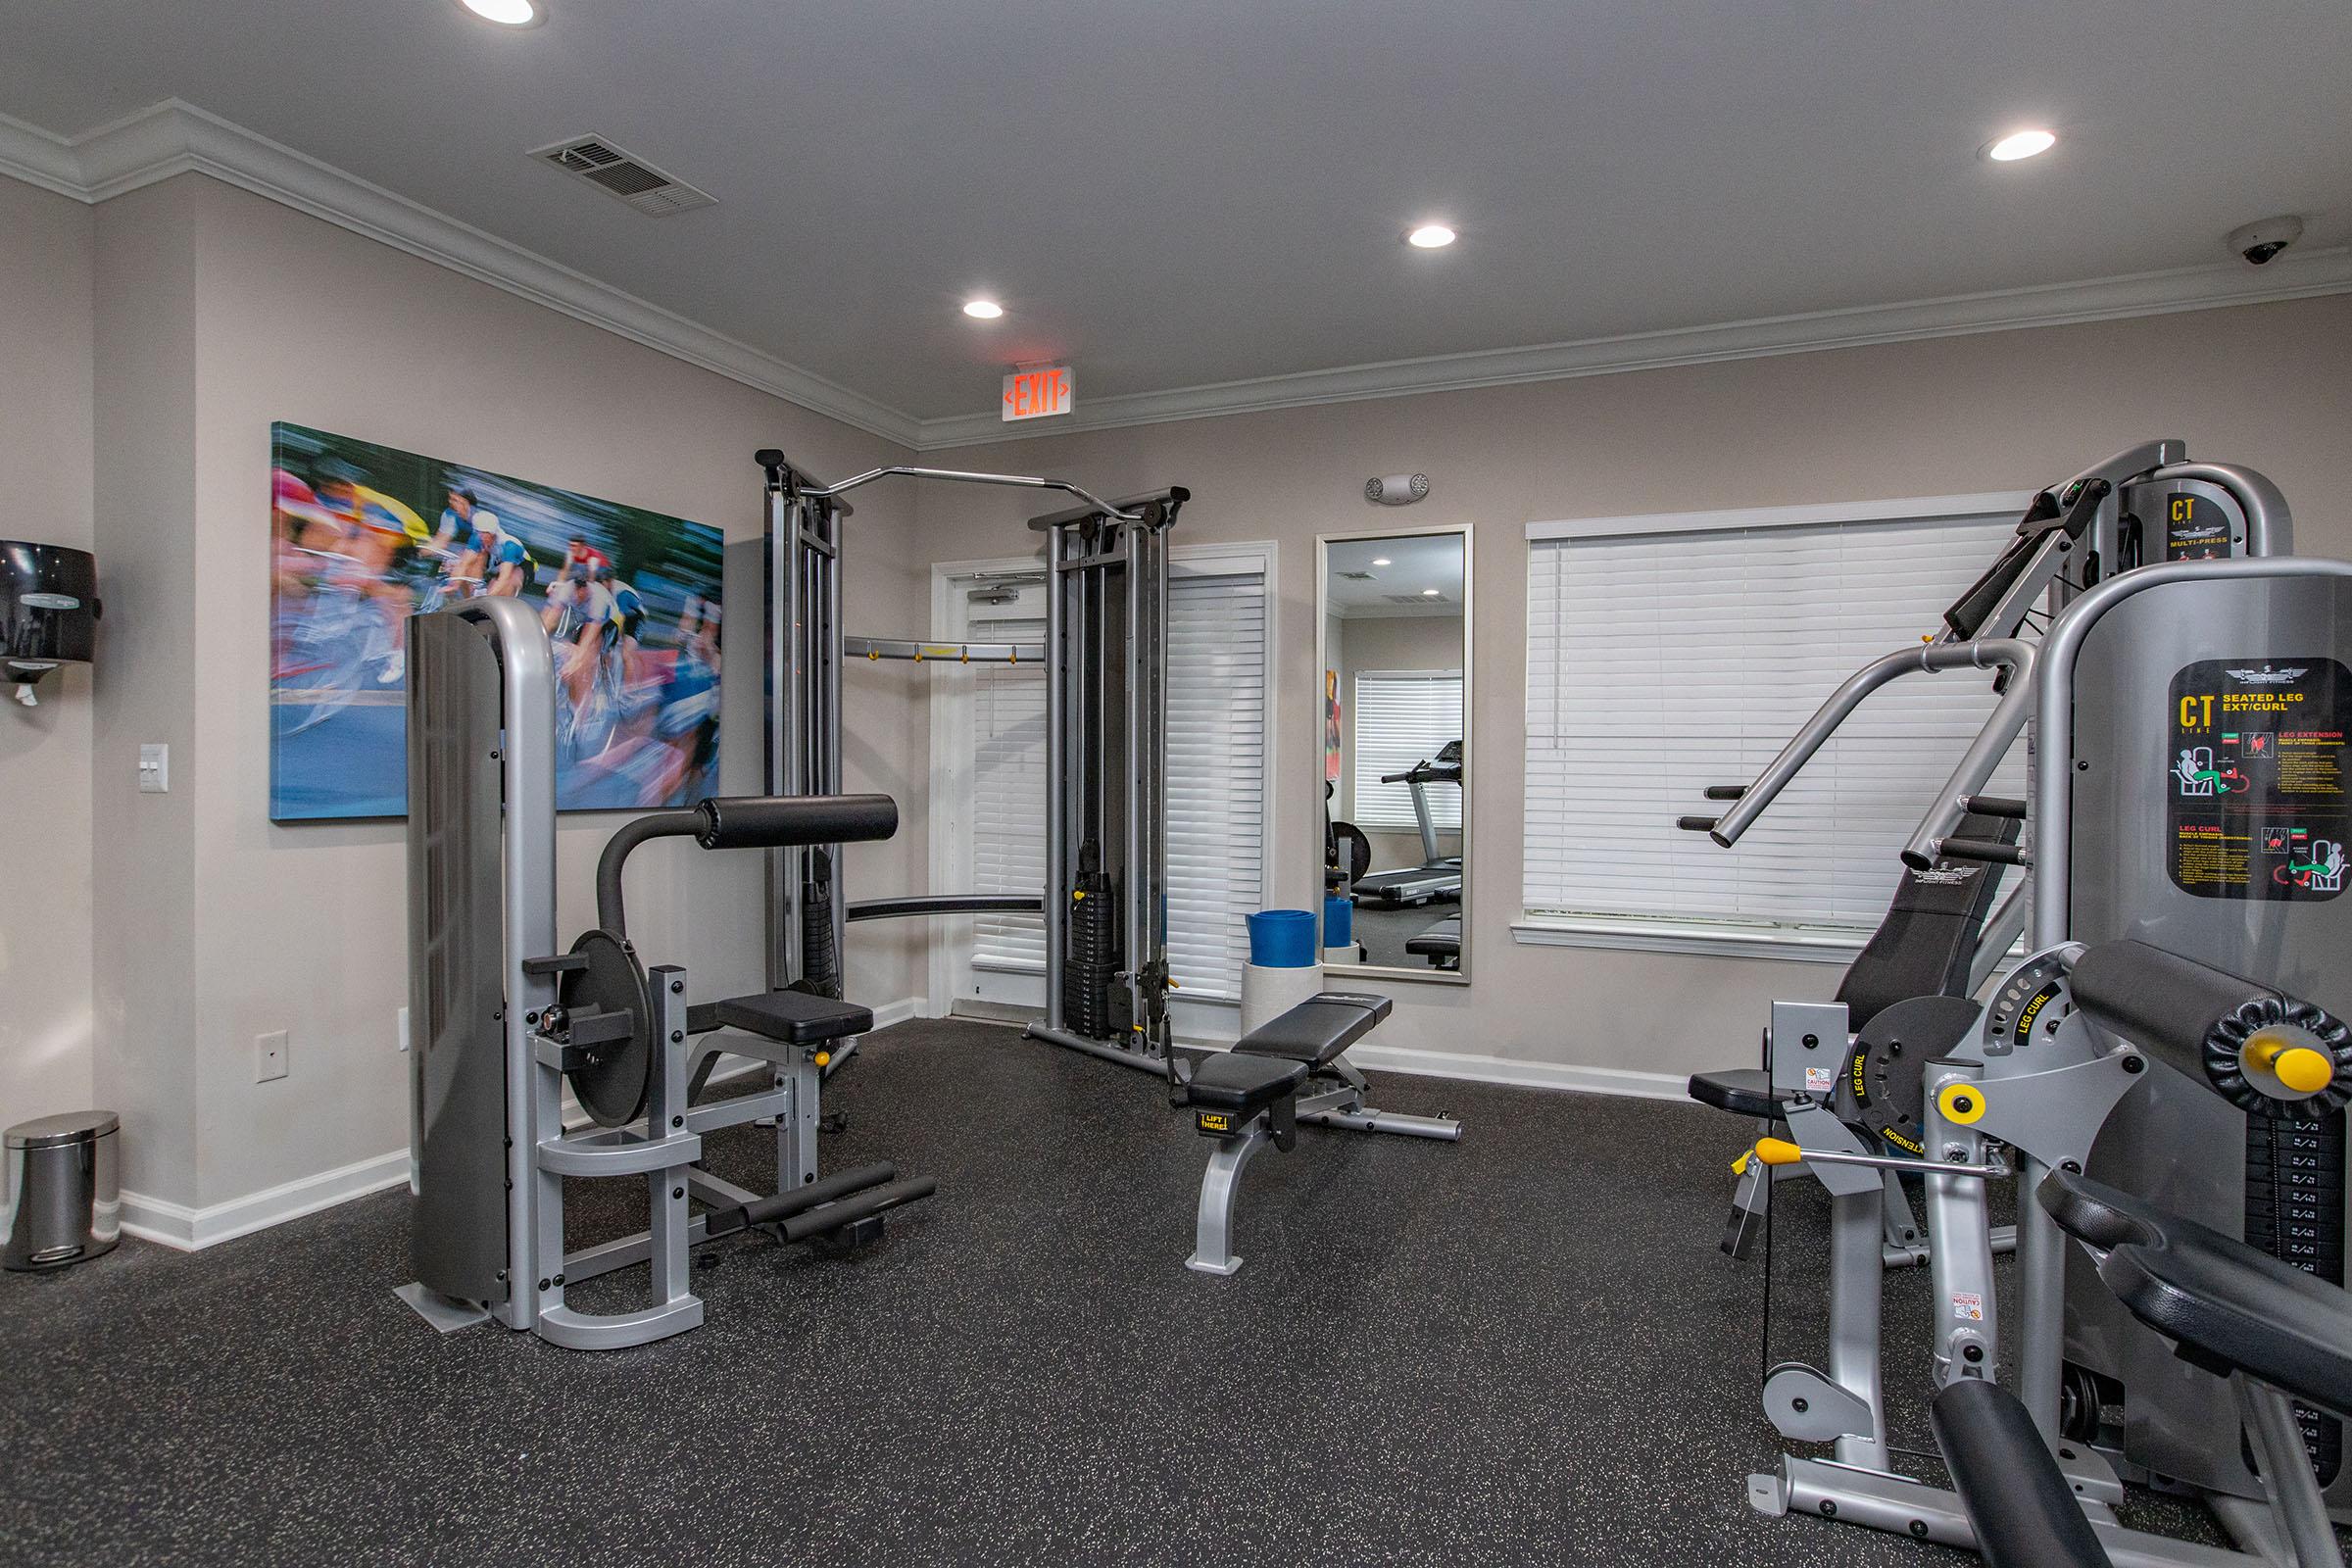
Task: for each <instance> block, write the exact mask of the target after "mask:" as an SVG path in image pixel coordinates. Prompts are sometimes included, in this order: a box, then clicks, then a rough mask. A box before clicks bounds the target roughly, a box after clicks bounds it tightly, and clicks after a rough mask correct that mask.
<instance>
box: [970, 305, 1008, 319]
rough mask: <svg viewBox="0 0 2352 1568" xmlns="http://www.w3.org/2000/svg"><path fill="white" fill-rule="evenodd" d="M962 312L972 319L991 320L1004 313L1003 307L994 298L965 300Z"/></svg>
mask: <svg viewBox="0 0 2352 1568" xmlns="http://www.w3.org/2000/svg"><path fill="white" fill-rule="evenodd" d="M963 314H964V315H966V316H968V317H971V318H972V319H974V320H979V321H993V320H995V319H997V318H998V317H1000V316H1003V315H1004V314H1005V307H1004V306H1002V305H999V304H998V303H997V302H996V301H995V300H965V301H964V302H963Z"/></svg>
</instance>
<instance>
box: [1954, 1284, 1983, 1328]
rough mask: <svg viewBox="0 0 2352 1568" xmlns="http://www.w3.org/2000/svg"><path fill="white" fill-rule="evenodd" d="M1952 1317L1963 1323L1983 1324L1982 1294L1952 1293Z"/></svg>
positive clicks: (1974, 1292) (1970, 1292) (1980, 1292)
mask: <svg viewBox="0 0 2352 1568" xmlns="http://www.w3.org/2000/svg"><path fill="white" fill-rule="evenodd" d="M1952 1316H1954V1317H1956V1318H1958V1319H1959V1320H1960V1321H1961V1322H1963V1323H1982V1322H1984V1321H1985V1293H1984V1292H1982V1291H1954V1292H1953V1293H1952Z"/></svg>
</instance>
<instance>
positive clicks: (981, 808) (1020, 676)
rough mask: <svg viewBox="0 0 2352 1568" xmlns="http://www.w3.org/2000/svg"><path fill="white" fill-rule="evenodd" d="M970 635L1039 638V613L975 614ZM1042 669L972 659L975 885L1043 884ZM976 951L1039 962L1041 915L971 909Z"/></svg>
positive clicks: (994, 959)
mask: <svg viewBox="0 0 2352 1568" xmlns="http://www.w3.org/2000/svg"><path fill="white" fill-rule="evenodd" d="M964 635H965V636H966V638H968V639H969V640H970V641H972V642H984V643H1042V642H1044V641H1045V640H1046V623H1045V620H1044V619H1043V617H1037V618H1031V617H1027V616H1022V617H1017V618H1016V617H1009V616H1005V617H993V618H992V617H983V616H981V615H978V614H975V615H973V616H972V617H971V620H970V622H969V624H968V626H967V627H966V630H965V633H964ZM1045 800H1046V671H1045V666H1044V665H1042V664H1037V663H1028V664H976V665H974V666H973V680H972V844H971V855H972V864H971V867H970V870H971V888H972V891H973V892H974V893H1026V894H1030V895H1033V896H1034V895H1035V894H1036V893H1037V892H1038V890H1039V889H1041V888H1043V887H1044V886H1045V885H1046V810H1045ZM972 946H973V952H972V957H973V961H974V962H975V963H978V964H984V965H987V966H989V967H993V968H1008V969H1032V970H1038V971H1041V972H1042V971H1043V970H1044V968H1045V965H1046V928H1045V922H1044V921H1043V920H1042V919H1041V918H1040V917H1038V916H1037V915H1034V914H983V915H977V916H975V917H974V918H973V927H972Z"/></svg>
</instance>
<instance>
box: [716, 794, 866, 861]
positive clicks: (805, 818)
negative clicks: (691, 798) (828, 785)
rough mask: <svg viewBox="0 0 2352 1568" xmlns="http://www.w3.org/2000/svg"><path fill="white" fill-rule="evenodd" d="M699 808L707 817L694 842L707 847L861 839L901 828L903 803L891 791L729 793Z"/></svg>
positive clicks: (753, 847)
mask: <svg viewBox="0 0 2352 1568" xmlns="http://www.w3.org/2000/svg"><path fill="white" fill-rule="evenodd" d="M694 809H695V810H696V811H697V812H698V813H699V814H700V815H701V817H702V819H703V820H702V826H701V829H700V830H699V831H698V832H697V833H696V834H695V836H694V841H695V842H696V843H697V844H700V845H701V846H702V847H703V848H704V849H706V850H776V849H790V848H792V847H794V846H796V845H802V844H857V843H861V842H863V841H865V840H867V839H886V838H889V837H890V836H891V835H892V834H894V833H896V832H897V831H898V830H899V803H898V802H896V801H894V800H892V799H891V798H890V797H889V796H887V795H724V796H713V797H711V799H708V800H705V801H702V802H700V803H698V804H697V805H696V806H695V808H694Z"/></svg>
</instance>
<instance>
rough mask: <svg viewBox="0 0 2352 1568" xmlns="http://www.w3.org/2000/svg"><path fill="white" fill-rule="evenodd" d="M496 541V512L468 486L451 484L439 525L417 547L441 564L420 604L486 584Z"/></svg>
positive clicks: (467, 594) (461, 595)
mask: <svg viewBox="0 0 2352 1568" xmlns="http://www.w3.org/2000/svg"><path fill="white" fill-rule="evenodd" d="M498 542H499V529H498V515H497V514H496V513H494V512H492V511H491V510H490V509H489V508H487V507H485V506H482V505H481V504H480V503H479V502H478V501H476V500H475V499H474V494H473V491H472V489H471V488H470V487H469V486H466V485H462V484H453V485H451V486H450V487H449V490H448V500H447V502H446V503H445V504H444V505H443V506H442V508H441V526H440V527H439V528H438V529H436V530H435V531H434V533H433V537H432V539H431V540H430V541H429V542H428V543H426V544H424V545H422V546H420V547H419V549H420V550H421V551H422V553H423V554H425V555H427V556H430V557H431V558H433V559H434V560H436V561H438V562H439V563H440V564H441V576H440V580H439V581H438V582H437V583H436V584H435V585H434V587H433V589H432V590H431V591H430V592H429V593H428V594H427V596H426V598H425V601H424V606H423V608H424V609H426V610H432V609H436V608H438V607H439V606H441V605H443V604H446V603H448V602H449V601H451V600H456V599H471V598H473V597H474V596H475V595H477V594H479V593H481V592H482V591H483V589H484V588H486V587H488V586H489V584H488V581H487V577H488V573H489V562H490V552H491V551H492V550H493V549H495V548H496V547H497V545H498Z"/></svg>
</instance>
